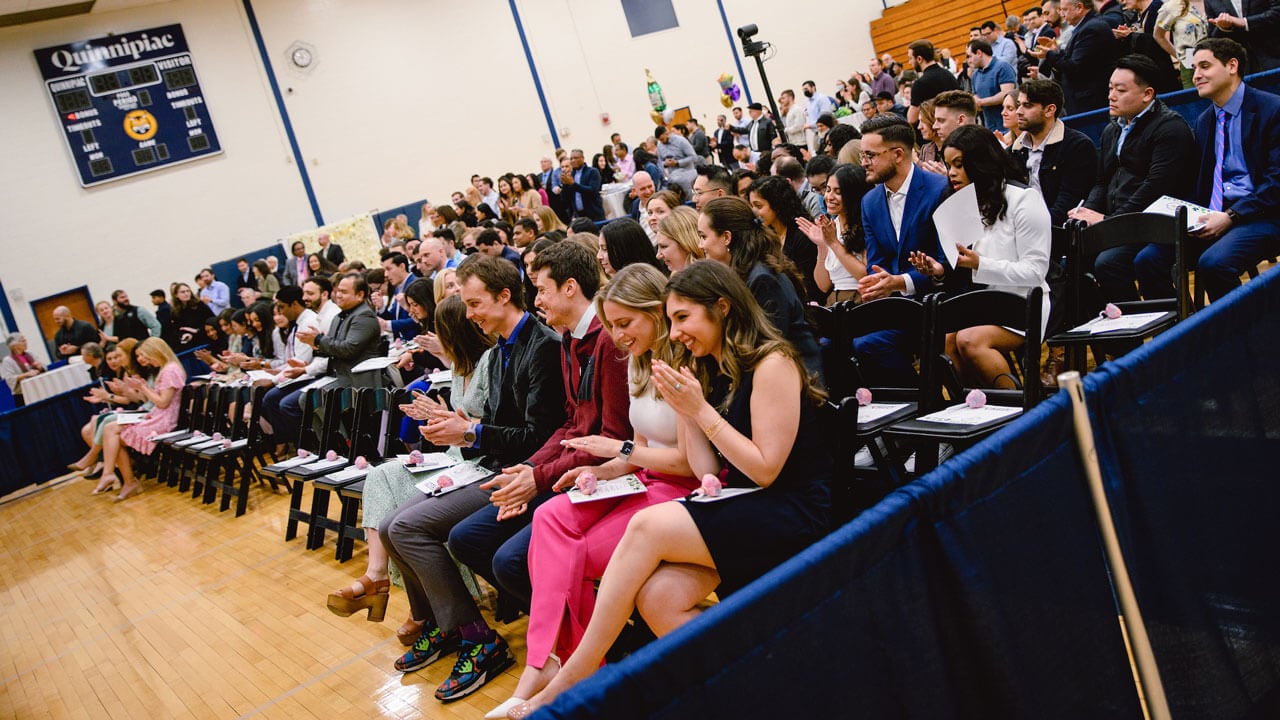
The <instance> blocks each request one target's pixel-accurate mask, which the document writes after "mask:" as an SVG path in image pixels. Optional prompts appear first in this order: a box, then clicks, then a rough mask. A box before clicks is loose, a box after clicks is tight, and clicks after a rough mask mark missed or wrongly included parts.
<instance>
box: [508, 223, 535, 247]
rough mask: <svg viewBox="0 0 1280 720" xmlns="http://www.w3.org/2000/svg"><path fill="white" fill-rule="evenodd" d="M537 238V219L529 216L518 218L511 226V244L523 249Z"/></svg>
mask: <svg viewBox="0 0 1280 720" xmlns="http://www.w3.org/2000/svg"><path fill="white" fill-rule="evenodd" d="M537 239H538V221H537V220H533V219H531V218H520V219H519V220H517V221H516V224H515V225H514V226H512V228H511V245H512V246H513V247H516V248H519V249H524V248H526V247H528V246H529V244H530V243H532V242H533V241H534V240H537Z"/></svg>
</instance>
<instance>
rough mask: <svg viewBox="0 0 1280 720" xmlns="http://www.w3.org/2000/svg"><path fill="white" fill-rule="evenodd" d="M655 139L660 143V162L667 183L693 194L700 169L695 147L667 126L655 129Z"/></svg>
mask: <svg viewBox="0 0 1280 720" xmlns="http://www.w3.org/2000/svg"><path fill="white" fill-rule="evenodd" d="M653 137H654V138H655V139H656V140H657V141H658V160H659V162H660V163H661V165H662V167H663V169H664V170H665V171H666V174H667V182H668V183H670V184H674V185H679V186H680V187H682V188H684V191H685V193H689V192H692V189H693V178H694V177H695V176H696V175H697V169H696V168H697V167H698V154H697V153H695V152H694V151H693V145H690V144H689V141H688V140H686V139H684V138H683V137H681V135H680V134H679V133H676V132H671V130H670V129H668V128H667V126H666V125H659V126H657V127H655V128H654V129H653Z"/></svg>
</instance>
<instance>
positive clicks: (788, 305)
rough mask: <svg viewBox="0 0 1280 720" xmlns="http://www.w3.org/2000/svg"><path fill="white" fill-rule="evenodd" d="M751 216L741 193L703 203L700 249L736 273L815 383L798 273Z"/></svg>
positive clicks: (816, 363)
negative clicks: (740, 196) (793, 347)
mask: <svg viewBox="0 0 1280 720" xmlns="http://www.w3.org/2000/svg"><path fill="white" fill-rule="evenodd" d="M755 219H756V218H755V215H754V214H753V213H752V212H751V206H750V205H748V204H747V202H746V201H745V200H743V199H742V198H719V199H716V200H712V201H711V202H709V203H707V205H706V207H704V208H703V209H702V215H701V217H699V218H698V233H699V234H700V235H701V236H702V251H703V252H704V253H706V255H707V259H709V260H715V261H716V262H721V263H724V264H725V265H728V266H730V267H732V268H733V269H734V271H735V272H737V273H738V275H739V276H740V277H741V278H742V280H743V282H745V283H746V284H747V287H749V288H750V289H751V294H752V296H754V297H755V299H756V302H758V303H759V304H760V306H761V307H762V308H764V312H765V315H766V316H767V317H768V318H769V320H770V321H771V322H773V324H774V327H775V328H778V332H779V333H781V334H782V336H783V337H785V338H786V339H787V340H788V341H789V342H791V344H793V345H795V348H796V352H797V353H799V354H800V357H801V358H802V359H803V360H804V364H805V367H807V368H809V372H811V373H813V374H814V375H815V376H816V377H817V378H818V380H817V382H819V383H821V381H822V380H821V379H822V358H821V356H820V355H819V351H818V341H817V338H816V337H814V334H813V328H812V327H811V326H810V325H809V320H808V318H807V317H806V316H805V311H804V307H805V306H804V300H803V298H804V296H805V289H804V288H805V285H804V279H803V278H801V277H800V273H799V272H798V271H797V270H796V266H795V265H794V264H793V263H792V262H791V261H790V260H788V259H787V257H786V255H783V254H782V243H781V242H780V241H779V240H778V238H777V236H775V235H774V234H773V231H771V230H769V229H767V228H765V227H764V226H763V225H762V224H757V223H756V222H755Z"/></svg>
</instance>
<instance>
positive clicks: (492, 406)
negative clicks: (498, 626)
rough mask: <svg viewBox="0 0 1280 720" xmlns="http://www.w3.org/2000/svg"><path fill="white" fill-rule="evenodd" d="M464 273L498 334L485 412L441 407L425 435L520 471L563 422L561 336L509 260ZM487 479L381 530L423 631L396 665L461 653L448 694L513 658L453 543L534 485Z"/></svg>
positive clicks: (399, 512) (406, 667)
mask: <svg viewBox="0 0 1280 720" xmlns="http://www.w3.org/2000/svg"><path fill="white" fill-rule="evenodd" d="M458 278H459V280H461V282H462V294H461V297H462V300H463V303H464V304H465V305H466V306H467V316H468V317H469V318H470V319H471V320H472V321H473V322H474V323H475V324H476V325H477V327H478V328H479V329H480V331H481V332H482V333H485V334H488V335H493V336H496V337H497V345H496V347H497V352H496V353H495V354H494V355H493V361H492V362H491V363H490V368H489V374H488V377H489V387H490V390H489V398H488V400H487V401H486V402H485V410H486V415H485V416H484V417H482V418H480V419H476V418H474V417H473V416H471V415H469V414H467V413H465V412H460V411H455V412H448V410H447V408H443V407H442V408H440V411H439V412H438V413H437V415H436V416H435V417H432V419H430V420H429V421H428V423H427V426H426V428H424V429H423V437H424V438H425V439H426V440H427V441H429V442H431V443H434V444H436V445H446V446H455V447H460V448H463V449H464V451H465V453H464V454H473V453H472V452H471V451H479V453H480V454H482V455H484V456H486V457H487V460H486V464H487V465H488V466H490V467H493V466H497V467H499V468H506V467H513V466H515V465H517V464H520V463H522V462H524V461H525V460H526V459H527V458H528V457H529V456H530V454H532V453H533V452H534V451H536V450H537V449H538V448H540V447H542V445H543V443H544V442H546V440H547V438H548V437H550V436H551V434H552V433H553V432H555V430H556V428H557V427H559V426H560V424H561V423H562V422H564V418H565V388H564V379H563V377H562V375H561V373H560V364H559V355H560V338H559V337H557V336H556V334H555V333H554V332H552V331H551V330H550V329H549V328H547V327H546V326H545V325H542V324H541V323H539V322H538V321H537V320H536V319H533V318H532V316H530V315H529V313H527V312H525V310H524V298H523V293H522V292H521V286H520V274H519V273H518V272H516V269H515V267H513V266H512V265H511V264H510V263H507V262H503V261H501V260H498V259H497V258H492V257H488V256H484V255H477V256H474V257H469V258H467V259H466V260H464V261H463V262H462V263H461V264H460V265H459V266H458ZM484 485H485V487H481V484H472V485H467V486H465V487H463V488H462V489H460V490H456V491H454V492H450V493H448V494H446V495H440V496H437V497H428V496H426V495H422V494H415V495H413V496H412V497H410V498H409V500H408V501H406V502H405V503H403V504H401V505H400V506H399V507H397V508H396V509H395V510H394V511H392V512H391V513H389V514H388V515H385V516H383V518H382V522H381V524H380V525H379V527H378V533H379V535H380V538H379V540H380V541H381V543H382V546H383V548H384V549H385V550H386V551H387V555H388V557H389V558H390V559H391V560H392V561H394V562H395V564H396V566H397V567H399V568H400V570H401V572H402V573H403V574H404V580H405V592H406V594H407V595H408V596H409V609H410V612H411V614H412V615H411V617H412V620H413V621H414V622H415V623H421V627H422V630H421V633H420V635H419V636H418V639H417V641H416V642H415V643H414V645H413V647H412V648H410V650H409V652H407V653H405V655H404V656H403V657H401V658H400V659H399V660H397V661H396V665H395V666H396V669H397V670H399V671H401V672H406V673H407V672H413V671H415V670H418V669H419V668H423V667H426V666H427V665H429V664H431V663H433V662H435V661H436V660H437V659H439V658H440V657H441V656H442V655H445V654H452V653H454V652H455V651H457V652H459V662H458V663H457V665H456V666H455V669H456V670H458V671H459V672H458V673H457V675H453V674H451V676H450V678H449V679H448V680H447V681H446V682H445V683H444V684H443V685H442V686H441V687H440V688H439V689H438V690H437V697H439V698H440V699H457V698H458V697H462V696H464V695H466V694H468V693H470V692H473V691H474V690H476V689H478V687H479V685H480V684H483V683H484V682H486V681H487V680H489V679H492V678H493V677H494V676H495V675H496V674H497V673H498V672H501V670H502V669H504V668H505V667H507V666H509V665H511V664H512V663H513V662H514V658H513V657H512V656H511V651H510V650H509V649H508V648H507V644H506V641H504V640H503V639H502V638H501V637H499V636H498V635H497V633H495V632H494V631H493V630H492V629H490V628H489V626H488V625H487V624H486V623H485V621H484V619H483V618H482V617H481V615H480V610H479V608H478V607H476V604H475V600H474V599H473V598H472V597H471V594H470V592H469V591H468V590H467V588H466V585H465V584H463V581H462V576H461V575H460V574H459V571H458V567H457V565H455V564H454V561H453V558H452V557H451V556H450V554H449V549H447V548H446V547H445V542H446V541H447V540H448V539H449V533H450V531H451V530H453V528H454V526H455V525H457V524H458V523H459V522H461V521H462V520H464V519H466V518H467V517H468V516H470V515H471V514H472V513H475V512H476V511H477V510H480V509H481V508H484V507H486V506H487V505H488V504H489V503H490V502H498V503H506V502H508V501H512V500H515V499H517V498H519V497H520V496H521V495H523V493H524V492H526V491H527V488H526V487H524V486H523V484H522V485H521V486H516V485H515V484H514V483H509V487H503V488H501V489H498V490H494V491H493V493H490V492H487V491H488V490H490V489H492V487H493V485H492V484H491V483H485V484H484ZM516 507H518V506H516ZM512 509H515V507H513V508H512ZM468 670H469V671H470V672H468Z"/></svg>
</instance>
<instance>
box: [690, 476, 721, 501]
mask: <svg viewBox="0 0 1280 720" xmlns="http://www.w3.org/2000/svg"><path fill="white" fill-rule="evenodd" d="M723 489H724V483H721V482H720V478H718V477H716V476H715V475H712V474H711V473H707V474H706V475H703V476H702V487H700V488H698V489H697V490H694V492H696V493H697V494H699V495H705V496H707V497H720V491H721V490H723Z"/></svg>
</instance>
